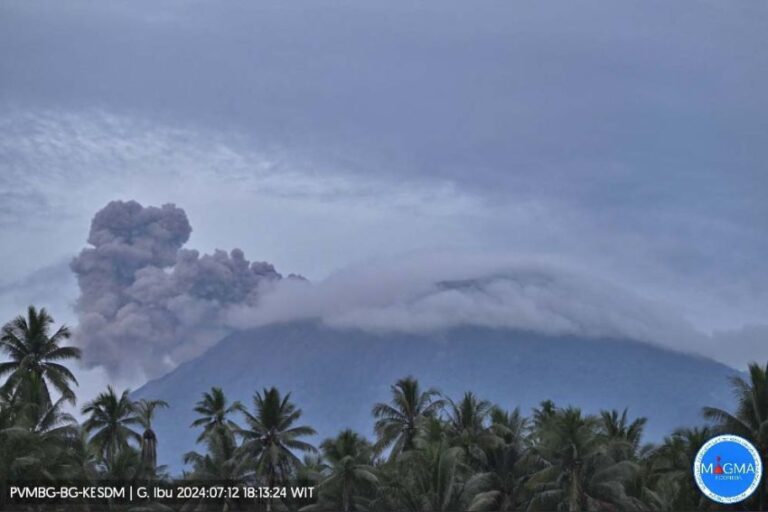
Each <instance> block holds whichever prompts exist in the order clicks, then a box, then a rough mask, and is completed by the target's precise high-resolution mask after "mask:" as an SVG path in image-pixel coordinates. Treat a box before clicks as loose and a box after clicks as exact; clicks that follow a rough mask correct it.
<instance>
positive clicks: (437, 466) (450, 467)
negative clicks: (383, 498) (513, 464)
mask: <svg viewBox="0 0 768 512" xmlns="http://www.w3.org/2000/svg"><path fill="white" fill-rule="evenodd" d="M463 457H464V454H463V451H462V449H461V448H459V447H451V446H449V445H448V443H447V442H446V441H445V440H443V441H439V442H437V443H430V444H426V445H424V446H420V447H418V448H416V449H414V450H410V451H407V452H404V453H403V454H402V456H401V457H399V458H398V459H397V460H395V461H392V462H391V463H390V464H392V465H393V466H394V468H393V475H391V476H390V480H392V483H391V484H390V485H389V487H388V488H387V489H385V494H386V495H390V497H389V500H391V501H392V502H393V503H391V504H390V503H387V504H386V505H387V506H386V508H385V510H406V511H410V512H438V511H440V512H442V511H453V510H467V504H468V503H469V502H470V501H471V500H472V497H473V496H474V495H475V494H477V492H479V490H480V489H481V488H482V487H483V486H484V485H485V475H484V474H479V475H471V474H470V473H469V471H468V468H467V467H466V465H465V464H464V463H463ZM465 476H467V478H464V477H465Z"/></svg>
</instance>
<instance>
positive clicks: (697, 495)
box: [643, 427, 715, 510]
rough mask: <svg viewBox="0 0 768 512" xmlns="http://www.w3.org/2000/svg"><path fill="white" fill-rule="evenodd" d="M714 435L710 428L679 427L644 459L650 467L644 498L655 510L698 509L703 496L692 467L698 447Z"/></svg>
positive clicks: (703, 498) (704, 499) (702, 501)
mask: <svg viewBox="0 0 768 512" xmlns="http://www.w3.org/2000/svg"><path fill="white" fill-rule="evenodd" d="M714 435H715V431H714V430H712V429H711V428H709V427H693V428H681V429H677V430H675V431H674V432H673V433H672V434H671V435H669V436H667V437H665V438H664V441H663V442H662V443H661V445H659V446H658V447H655V448H654V449H653V450H651V451H650V452H649V453H648V455H647V456H646V457H645V460H644V461H643V463H644V464H645V465H647V466H649V468H648V472H649V475H648V478H647V480H648V482H647V483H646V486H645V487H646V492H645V494H646V496H645V497H644V499H643V501H644V502H647V503H648V502H649V503H650V505H651V507H652V508H653V509H656V510H664V509H668V510H694V509H701V507H702V505H703V504H704V502H705V501H706V498H705V497H704V495H702V494H701V492H700V491H699V490H698V488H697V487H696V483H695V481H694V475H693V471H691V467H692V466H693V461H694V459H695V458H696V454H697V453H698V451H699V449H700V448H701V447H702V446H703V445H704V443H706V442H707V441H709V440H710V439H711V438H712V437H713V436H714Z"/></svg>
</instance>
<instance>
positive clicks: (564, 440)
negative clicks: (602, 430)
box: [527, 407, 637, 512]
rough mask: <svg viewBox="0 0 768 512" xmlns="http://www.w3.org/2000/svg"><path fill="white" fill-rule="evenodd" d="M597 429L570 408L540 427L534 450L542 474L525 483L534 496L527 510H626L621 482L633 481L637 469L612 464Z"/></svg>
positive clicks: (624, 463) (622, 463)
mask: <svg viewBox="0 0 768 512" xmlns="http://www.w3.org/2000/svg"><path fill="white" fill-rule="evenodd" d="M598 426H599V422H598V420H597V419H596V418H594V417H591V416H582V414H581V410H580V409H577V408H574V407H568V408H567V409H562V410H557V411H556V412H555V413H554V415H553V416H551V417H550V418H549V420H548V421H546V422H544V423H543V427H542V428H543V431H542V432H540V433H539V434H538V435H537V436H536V439H537V443H536V445H535V446H534V451H535V453H536V455H538V457H539V458H540V462H541V465H542V469H540V470H539V471H538V472H536V473H534V474H533V475H532V476H531V478H530V480H529V481H528V483H527V485H528V487H529V488H530V489H531V490H532V491H533V492H534V493H535V494H534V496H533V498H532V500H531V502H530V506H529V510H550V509H552V508H553V507H554V506H555V505H557V504H562V506H563V507H564V509H565V510H568V511H569V512H572V511H573V512H575V511H580V510H594V509H598V508H605V507H611V506H613V507H619V508H627V506H628V505H629V503H630V499H629V498H628V497H627V496H626V494H625V492H624V486H623V483H624V481H626V480H630V479H631V478H632V477H633V476H634V474H635V472H636V470H637V467H636V465H635V464H634V463H633V462H630V461H626V460H625V461H620V462H616V461H614V460H613V459H611V457H610V456H609V455H608V454H607V451H606V449H605V444H604V443H603V442H602V438H601V436H600V435H599V434H598Z"/></svg>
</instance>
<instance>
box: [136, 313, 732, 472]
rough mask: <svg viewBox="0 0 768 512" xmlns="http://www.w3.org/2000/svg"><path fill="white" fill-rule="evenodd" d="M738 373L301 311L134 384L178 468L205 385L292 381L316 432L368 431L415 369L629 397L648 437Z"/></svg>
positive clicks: (510, 385)
mask: <svg viewBox="0 0 768 512" xmlns="http://www.w3.org/2000/svg"><path fill="white" fill-rule="evenodd" d="M736 373H737V372H736V371H735V370H733V369H731V368H729V367H727V366H725V365H722V364H720V363H717V362H714V361H711V360H708V359H705V358H701V357H696V356H690V355H685V354H681V353H676V352H671V351H667V350H664V349H661V348H658V347H654V346H651V345H648V344H644V343H639V342H633V341H625V340H610V339H606V340H591V339H583V338H575V337H545V336H541V335H538V334H533V333H526V332H519V331H511V330H500V329H488V328H475V327H467V328H460V329H452V330H450V331H445V332H440V333H432V334H425V335H409V334H392V333H388V334H371V333H368V332H363V331H358V330H337V329H332V328H328V327H324V326H322V325H319V324H316V323H307V322H303V323H292V324H283V325H274V326H268V327H263V328H258V329H252V330H248V331H243V332H238V333H235V334H233V335H231V336H229V337H227V338H225V339H223V340H222V341H221V342H219V343H218V344H217V345H216V346H214V347H213V348H211V349H210V350H208V352H206V353H205V354H203V355H202V356H200V357H198V358H196V359H194V360H192V361H189V362H187V363H185V364H183V365H181V366H179V367H178V368H177V369H176V370H174V371H173V372H171V373H169V374H167V375H165V376H164V377H162V378H160V379H157V380H154V381H150V382H148V383H147V384H146V385H144V386H143V387H142V388H140V389H139V390H137V391H136V392H135V393H134V396H135V397H136V398H160V399H163V400H166V401H168V402H169V403H170V404H171V409H170V410H169V411H165V412H161V413H160V414H159V415H158V418H157V422H156V428H155V430H156V431H157V434H158V436H159V441H160V444H159V460H160V462H161V463H164V464H168V465H169V466H170V467H171V469H172V470H174V471H178V470H179V469H180V468H181V458H182V455H183V454H184V453H185V452H187V451H189V450H192V449H195V438H196V436H197V434H198V432H197V431H195V430H193V429H190V428H189V425H190V423H191V422H192V421H193V419H194V417H195V413H194V412H193V410H192V409H193V407H194V404H195V402H196V401H197V400H199V398H200V395H201V394H202V393H203V392H204V391H206V390H208V389H209V388H210V387H212V386H221V387H222V388H224V390H225V392H226V394H227V396H228V397H229V398H230V399H231V400H235V399H239V400H241V401H243V403H244V404H246V405H247V406H248V407H249V408H250V407H251V406H252V400H251V397H252V396H253V393H254V391H255V390H257V389H259V390H260V389H262V388H263V387H268V386H273V385H274V386H278V387H279V388H280V389H281V390H283V391H292V392H293V400H294V401H295V402H296V403H297V404H298V406H299V407H300V408H302V409H303V411H304V415H303V417H302V423H306V424H309V425H312V426H313V427H315V429H317V431H318V432H319V437H320V438H323V437H326V436H330V435H334V434H335V433H336V432H338V431H339V430H340V429H342V428H345V427H352V428H354V429H356V430H358V431H360V432H362V433H364V434H366V435H368V436H371V435H372V423H373V420H372V418H371V414H370V411H371V407H372V406H373V404H374V403H375V402H377V401H386V400H388V399H389V394H390V393H389V386H390V385H391V384H392V383H394V381H395V380H396V379H398V378H400V377H403V376H406V375H413V376H415V377H417V378H418V379H419V380H420V382H421V383H422V384H423V385H425V386H436V387H438V388H439V389H440V390H442V391H443V392H445V393H446V394H448V395H449V396H451V397H459V396H460V394H461V393H463V392H464V391H466V390H472V391H475V392H476V393H477V394H478V395H480V396H481V397H483V398H487V399H489V400H492V401H493V402H495V403H498V404H499V405H501V406H503V407H507V408H513V407H515V406H520V407H521V408H522V410H523V411H524V412H526V413H528V412H529V410H530V408H531V407H533V406H535V405H536V404H538V403H539V402H540V401H541V400H544V399H552V400H554V401H555V402H556V403H557V404H559V405H566V404H574V405H578V406H580V407H582V408H583V409H585V410H587V411H590V412H596V411H598V410H599V409H610V408H623V407H627V406H628V407H629V408H630V412H631V413H632V414H633V415H643V416H647V417H648V418H649V422H648V429H647V439H651V440H652V439H660V438H661V436H663V435H665V434H667V433H669V432H670V431H671V430H673V429H674V428H676V427H678V426H681V425H694V424H698V423H701V419H700V415H699V411H700V409H701V407H702V406H704V405H713V406H720V407H728V406H729V405H730V398H731V392H730V387H729V384H728V380H727V379H728V377H730V376H732V375H735V374H736ZM198 449H200V448H198Z"/></svg>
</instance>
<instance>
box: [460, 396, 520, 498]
mask: <svg viewBox="0 0 768 512" xmlns="http://www.w3.org/2000/svg"><path fill="white" fill-rule="evenodd" d="M490 428H491V430H492V431H493V432H494V434H495V435H496V436H497V438H498V443H497V444H496V446H494V447H491V448H488V449H486V461H487V462H486V469H487V480H486V482H487V485H486V488H485V489H484V490H483V492H479V493H478V494H476V495H475V496H474V497H473V499H472V502H471V503H470V505H469V510H470V511H480V510H494V511H505V510H518V509H520V508H521V506H522V494H523V480H524V477H525V474H526V470H528V469H529V468H528V467H527V464H526V463H527V460H526V451H525V448H526V447H525V431H526V429H527V420H526V419H525V418H524V417H523V416H522V414H521V413H520V409H515V410H513V411H512V412H507V411H505V410H503V409H501V408H499V407H494V408H493V409H492V410H491V427H490Z"/></svg>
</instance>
